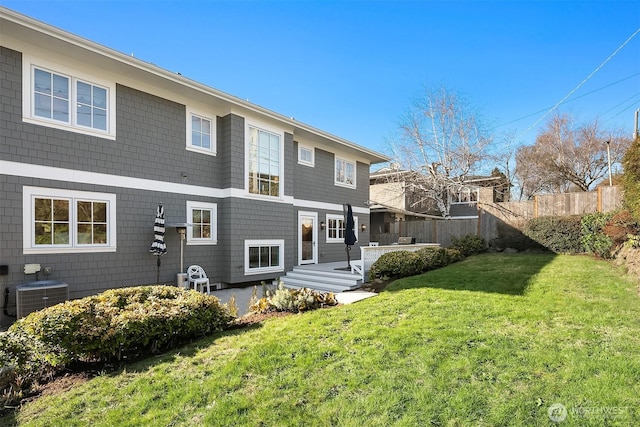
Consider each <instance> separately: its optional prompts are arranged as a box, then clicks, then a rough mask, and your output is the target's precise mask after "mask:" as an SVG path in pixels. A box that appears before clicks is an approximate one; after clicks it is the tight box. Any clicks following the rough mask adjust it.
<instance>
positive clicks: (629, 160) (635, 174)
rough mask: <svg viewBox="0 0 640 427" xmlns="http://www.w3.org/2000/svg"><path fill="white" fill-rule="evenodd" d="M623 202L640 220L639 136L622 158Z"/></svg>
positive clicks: (637, 219)
mask: <svg viewBox="0 0 640 427" xmlns="http://www.w3.org/2000/svg"><path fill="white" fill-rule="evenodd" d="M622 167H623V169H624V174H623V176H622V188H623V189H624V204H625V206H626V207H627V208H628V209H629V210H630V211H631V214H632V215H633V217H634V218H635V219H636V221H640V138H636V140H635V141H633V142H632V143H631V145H630V146H629V148H628V149H627V151H626V153H625V154H624V158H623V159H622Z"/></svg>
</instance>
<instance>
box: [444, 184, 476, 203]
mask: <svg viewBox="0 0 640 427" xmlns="http://www.w3.org/2000/svg"><path fill="white" fill-rule="evenodd" d="M479 191H480V189H479V188H477V187H462V188H460V189H459V190H458V191H455V192H453V193H450V196H451V204H468V203H477V202H478V193H479Z"/></svg>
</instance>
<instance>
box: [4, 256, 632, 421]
mask: <svg viewBox="0 0 640 427" xmlns="http://www.w3.org/2000/svg"><path fill="white" fill-rule="evenodd" d="M639 302H640V298H639V297H638V289H637V287H636V284H635V283H634V282H631V281H629V280H628V279H626V278H625V276H624V275H623V274H622V273H621V272H620V270H617V269H616V268H614V267H612V266H611V264H609V263H606V262H602V261H597V260H593V259H591V258H589V257H585V256H554V255H532V254H529V255H521V254H515V255H503V254H485V255H480V256H476V257H472V258H469V259H467V260H465V261H463V262H461V263H457V264H454V265H450V266H448V267H446V268H443V269H440V270H435V271H431V272H429V273H426V274H423V275H421V276H415V277H410V278H407V279H403V280H398V281H396V282H394V283H393V284H391V285H390V286H389V287H388V288H387V290H385V292H383V293H381V294H380V295H379V296H378V297H375V298H370V299H368V300H364V301H361V302H358V303H356V304H353V305H349V306H341V307H337V308H332V309H326V310H319V311H316V312H310V313H305V314H302V315H294V316H288V317H284V318H277V319H271V320H268V321H266V322H264V323H263V324H261V325H259V326H255V327H252V328H247V329H243V330H234V331H228V332H225V333H220V334H217V335H215V336H212V337H209V338H206V339H203V340H201V341H198V342H197V343H195V344H194V345H190V346H187V347H184V348H182V349H180V350H179V351H176V352H171V353H167V354H164V355H161V356H158V357H152V358H149V359H147V360H144V361H142V362H139V363H136V364H132V365H129V366H127V368H126V369H125V370H123V371H119V372H116V373H105V374H104V375H101V376H98V377H96V378H93V379H91V380H90V381H88V382H86V383H84V384H81V385H79V386H77V387H74V388H73V389H72V390H70V391H67V392H64V393H60V394H56V395H51V396H42V397H40V398H38V399H36V400H34V401H32V402H29V403H26V404H25V405H24V406H23V407H22V408H21V409H20V410H19V412H17V413H16V414H14V416H13V417H14V418H12V419H6V420H5V421H7V422H8V423H9V424H18V425H21V426H22V425H25V426H28V425H29V426H30V425H33V426H36V425H41V426H87V425H92V426H170V425H171V426H193V425H211V426H237V425H249V426H258V425H266V426H289V425H290V426H294V425H295V426H300V425H304V426H307V425H319V426H332V425H335V426H358V427H360V426H363V425H366V426H389V425H398V426H418V425H420V426H422V425H424V426H428V425H435V426H470V425H473V426H476V425H486V426H496V425H504V426H506V425H509V426H520V425H522V426H532V425H533V426H536V425H539V426H548V425H556V423H555V422H553V421H552V419H551V418H554V419H556V420H560V419H564V420H563V421H561V422H560V423H558V424H557V425H561V426H589V425H593V426H602V425H629V426H631V425H638V424H640V383H639V379H640V304H639ZM554 404H562V405H563V406H558V405H556V406H553V409H554V410H552V411H551V417H550V415H549V412H550V411H549V409H550V407H552V405H554ZM2 421H3V420H1V419H0V424H1V423H2Z"/></svg>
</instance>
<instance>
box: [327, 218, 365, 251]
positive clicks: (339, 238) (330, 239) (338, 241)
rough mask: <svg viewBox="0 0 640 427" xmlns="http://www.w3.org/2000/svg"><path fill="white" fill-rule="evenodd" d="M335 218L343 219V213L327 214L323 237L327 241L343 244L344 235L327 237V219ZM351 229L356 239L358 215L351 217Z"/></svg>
mask: <svg viewBox="0 0 640 427" xmlns="http://www.w3.org/2000/svg"><path fill="white" fill-rule="evenodd" d="M330 219H336V220H340V221H344V215H336V214H327V217H326V222H325V227H324V228H325V239H326V241H327V243H342V244H344V237H338V238H336V237H329V220H330ZM353 231H354V232H355V234H356V239H358V217H357V216H354V217H353Z"/></svg>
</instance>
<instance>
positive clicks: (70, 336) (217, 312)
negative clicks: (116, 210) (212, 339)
mask: <svg viewBox="0 0 640 427" xmlns="http://www.w3.org/2000/svg"><path fill="white" fill-rule="evenodd" d="M231 320H233V317H232V315H231V312H230V310H229V308H227V307H226V306H223V305H222V304H220V300H219V299H218V298H216V297H214V296H209V295H204V294H202V293H199V292H195V291H191V290H187V289H182V288H176V287H171V286H140V287H131V288H120V289H111V290H108V291H106V292H103V293H101V294H99V295H95V296H90V297H86V298H82V299H78V300H72V301H67V302H65V303H63V304H58V305H55V306H52V307H48V308H46V309H44V310H40V311H36V312H33V313H31V314H29V315H28V316H27V317H25V318H24V319H20V320H18V321H17V322H16V323H14V324H13V325H12V326H11V328H10V330H11V331H15V332H22V333H25V334H27V335H29V336H31V337H33V338H34V339H36V340H38V341H41V342H43V343H45V344H47V345H52V346H57V347H59V348H60V350H61V355H60V356H61V357H62V360H64V359H66V361H76V360H77V361H80V360H106V361H109V360H113V359H118V360H120V359H122V358H125V357H136V356H138V355H141V354H145V353H149V352H156V351H158V350H159V349H162V348H168V347H171V346H172V344H174V343H177V342H178V341H181V340H184V339H189V338H194V337H200V336H204V335H206V334H209V333H212V332H217V331H221V330H223V329H224V328H225V327H226V326H227V325H228V324H229V322H230V321H231Z"/></svg>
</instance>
